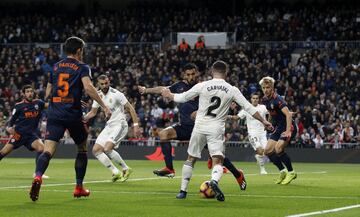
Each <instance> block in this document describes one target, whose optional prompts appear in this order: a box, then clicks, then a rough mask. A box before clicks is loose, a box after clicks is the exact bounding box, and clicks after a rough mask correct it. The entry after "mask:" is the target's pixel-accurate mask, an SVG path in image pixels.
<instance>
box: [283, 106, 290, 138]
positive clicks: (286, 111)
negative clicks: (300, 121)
mask: <svg viewBox="0 0 360 217" xmlns="http://www.w3.org/2000/svg"><path fill="white" fill-rule="evenodd" d="M281 112H282V113H283V114H284V115H285V116H286V131H285V132H283V133H282V134H281V135H282V136H284V137H290V136H291V124H292V113H291V112H290V111H289V108H288V107H287V106H285V107H283V108H282V109H281Z"/></svg>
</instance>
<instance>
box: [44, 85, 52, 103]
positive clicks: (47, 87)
mask: <svg viewBox="0 0 360 217" xmlns="http://www.w3.org/2000/svg"><path fill="white" fill-rule="evenodd" d="M51 90H52V84H51V83H50V82H48V83H47V86H46V90H45V99H44V100H45V101H48V100H49V98H50V95H51ZM45 107H47V106H45Z"/></svg>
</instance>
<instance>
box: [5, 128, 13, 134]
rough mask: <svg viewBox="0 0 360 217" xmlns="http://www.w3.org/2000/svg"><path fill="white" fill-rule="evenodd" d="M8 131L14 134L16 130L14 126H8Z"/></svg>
mask: <svg viewBox="0 0 360 217" xmlns="http://www.w3.org/2000/svg"><path fill="white" fill-rule="evenodd" d="M6 131H7V132H8V133H9V134H10V135H14V133H15V130H14V128H13V127H6Z"/></svg>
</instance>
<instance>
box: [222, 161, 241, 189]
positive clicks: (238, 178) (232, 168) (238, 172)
mask: <svg viewBox="0 0 360 217" xmlns="http://www.w3.org/2000/svg"><path fill="white" fill-rule="evenodd" d="M223 166H224V167H225V168H226V169H228V170H230V172H231V173H232V174H233V176H234V177H235V179H236V182H237V183H238V184H239V186H240V189H241V190H243V191H244V190H246V180H245V175H244V172H243V171H242V170H238V169H237V168H236V167H235V166H234V164H232V162H231V161H230V159H229V158H228V157H225V158H224V162H223Z"/></svg>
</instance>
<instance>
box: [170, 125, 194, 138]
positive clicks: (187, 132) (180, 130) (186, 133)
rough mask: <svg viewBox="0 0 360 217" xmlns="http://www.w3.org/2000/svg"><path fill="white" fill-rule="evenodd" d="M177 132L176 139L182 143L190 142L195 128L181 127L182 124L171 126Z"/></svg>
mask: <svg viewBox="0 0 360 217" xmlns="http://www.w3.org/2000/svg"><path fill="white" fill-rule="evenodd" d="M171 127H172V128H174V130H175V131H176V136H177V137H176V139H177V140H180V141H187V140H190V137H191V133H192V131H193V129H194V126H186V125H181V124H180V123H177V124H174V125H172V126H171Z"/></svg>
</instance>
